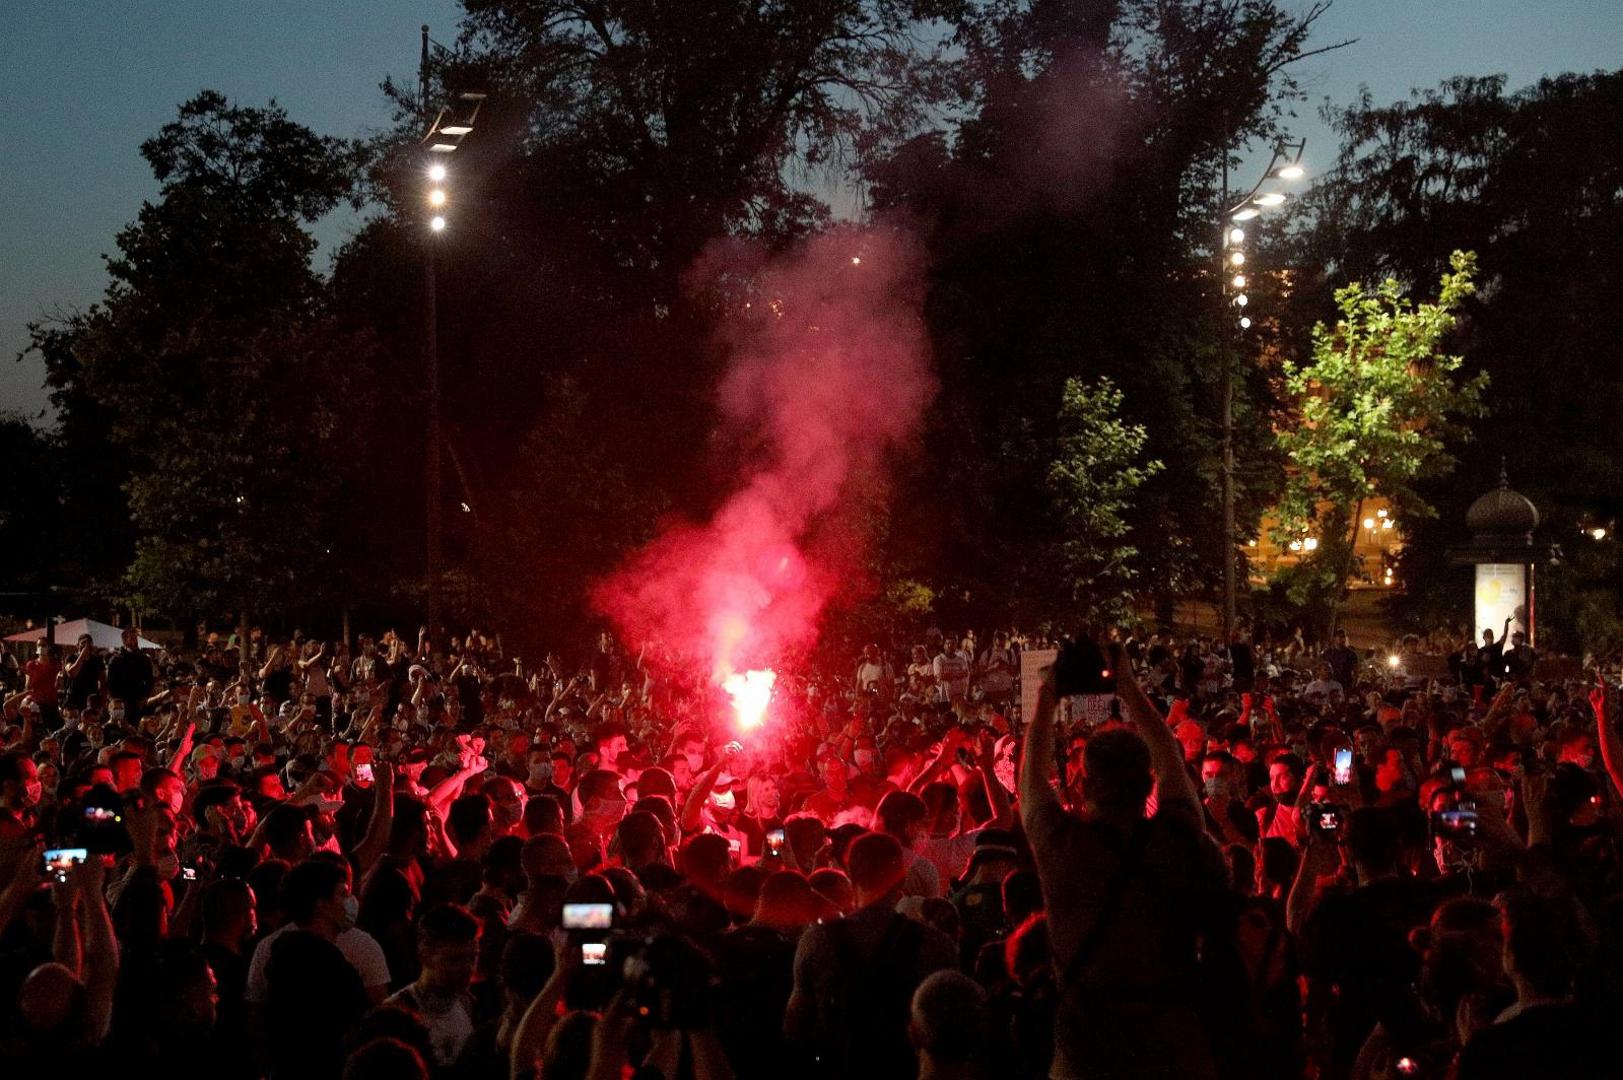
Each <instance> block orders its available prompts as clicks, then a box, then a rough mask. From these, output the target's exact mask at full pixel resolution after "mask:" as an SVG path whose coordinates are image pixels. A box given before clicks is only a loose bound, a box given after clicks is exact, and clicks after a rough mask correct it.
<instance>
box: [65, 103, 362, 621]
mask: <svg viewBox="0 0 1623 1080" xmlns="http://www.w3.org/2000/svg"><path fill="white" fill-rule="evenodd" d="M141 152H142V154H143V156H145V157H146V159H147V160H148V162H149V163H150V164H151V166H152V170H153V173H154V175H155V176H156V177H157V178H158V179H159V180H160V181H161V185H162V186H161V189H160V198H159V200H158V201H157V202H155V203H147V204H144V205H143V206H142V207H141V211H140V214H139V216H138V218H137V221H136V222H135V223H134V224H132V225H131V226H129V227H128V228H126V229H125V230H124V231H123V232H121V233H120V234H119V237H118V254H117V255H116V256H115V257H113V258H111V259H110V260H109V262H108V270H109V273H110V275H111V279H112V280H111V282H110V283H109V286H108V289H107V293H106V296H105V298H104V300H103V301H102V303H100V304H98V305H97V306H95V307H93V308H91V309H89V310H88V311H86V312H83V313H81V314H78V315H74V316H72V317H70V318H69V319H67V320H65V321H64V322H63V323H60V324H56V325H51V326H37V327H35V328H34V335H35V346H36V348H39V349H40V351H41V353H42V354H43V355H44V356H45V358H46V361H47V364H48V365H49V367H50V372H51V378H52V380H53V384H54V386H55V387H56V388H57V401H58V404H59V406H66V407H67V409H68V410H73V411H88V412H91V413H93V414H94V415H96V416H99V417H102V418H104V419H105V421H106V430H105V433H104V437H105V438H106V439H107V440H108V441H109V442H110V443H111V444H112V446H113V447H114V448H115V449H116V451H117V452H118V453H119V455H120V457H121V458H122V460H123V462H124V463H125V464H126V467H127V472H126V473H125V474H124V481H123V486H124V490H125V492H126V494H127V497H128V504H129V518H130V522H131V523H132V525H133V527H134V530H135V545H134V554H133V560H132V561H131V563H130V564H129V566H128V569H127V573H126V575H125V581H124V585H123V590H124V598H126V599H128V600H130V601H131V602H133V603H135V604H136V605H138V606H140V607H143V608H146V609H148V610H156V611H162V612H165V613H167V614H170V615H173V616H191V615H205V614H206V615H217V614H219V613H221V612H223V611H237V610H242V609H243V607H244V606H245V605H246V606H248V607H250V608H257V609H260V610H263V609H264V608H266V607H283V606H285V605H286V604H287V603H288V601H289V598H290V595H291V594H292V593H293V592H294V589H295V587H297V592H298V595H299V596H300V597H301V598H309V599H313V598H314V597H315V596H316V595H317V594H318V593H319V589H320V586H321V584H322V577H321V571H322V569H323V568H324V567H328V566H330V564H331V562H332V560H331V559H330V558H329V555H330V552H329V547H330V543H331V541H330V539H327V538H326V537H325V531H326V528H327V526H328V524H329V519H330V515H331V513H332V512H333V511H334V509H335V508H336V507H337V506H338V504H339V503H340V501H341V500H342V498H343V485H344V482H345V477H346V475H347V474H348V472H349V469H350V468H351V466H352V463H354V462H355V461H356V460H357V457H358V455H357V450H358V439H359V438H360V437H361V435H362V434H363V432H364V426H363V425H364V418H365V417H366V416H367V414H368V409H367V408H366V407H365V404H366V401H367V394H366V392H365V391H364V389H363V388H362V386H361V384H360V382H359V380H358V379H357V375H358V374H359V373H360V372H361V371H362V370H364V367H363V365H364V361H365V359H366V356H367V349H368V344H367V339H366V337H365V335H355V334H352V333H348V332H345V331H343V330H340V329H339V328H338V327H337V326H336V324H335V323H334V322H333V320H331V319H330V317H328V315H327V314H326V312H325V310H324V308H323V303H322V288H323V285H322V282H321V280H320V279H319V278H318V277H317V276H316V275H315V274H314V273H313V271H312V270H311V268H310V255H311V253H312V251H313V250H314V247H315V241H314V239H313V237H311V236H310V234H309V233H308V232H306V231H305V229H304V228H303V226H304V225H306V224H308V223H310V222H312V221H314V220H315V219H316V218H318V217H320V216H321V215H322V214H324V213H326V212H327V211H328V210H331V209H332V208H333V207H334V206H335V205H336V204H337V203H338V202H339V201H340V199H342V198H343V197H344V196H345V195H346V194H347V193H348V192H350V191H351V190H352V189H353V185H354V183H355V180H356V176H357V173H356V166H357V163H358V157H357V151H356V149H355V147H354V146H353V145H352V144H350V143H347V142H344V141H341V140H336V139H324V138H320V137H318V136H316V135H314V134H313V133H311V132H310V131H308V130H307V129H305V128H303V127H301V126H299V125H297V124H295V123H293V122H292V121H290V120H289V119H288V117H287V115H286V114H285V112H283V110H282V109H280V108H279V107H277V106H276V105H275V104H274V103H273V104H272V105H270V106H268V107H266V108H249V107H243V106H237V105H233V104H231V103H229V102H228V101H227V100H226V99H225V98H224V97H222V96H221V95H219V94H215V93H212V92H204V93H202V94H200V95H198V96H197V97H196V98H194V99H193V100H191V101H189V102H187V103H186V104H185V105H183V106H182V107H181V109H180V115H179V118H178V119H177V120H176V121H175V122H173V123H170V124H167V125H165V126H164V128H163V130H162V131H161V132H160V133H159V134H158V135H157V136H156V137H154V138H152V139H150V140H148V141H147V142H146V143H144V144H143V145H142V148H141ZM75 422H82V418H78V417H75V416H72V415H69V416H68V417H67V418H66V419H65V421H64V424H65V426H70V425H72V424H74V423H75ZM111 511H112V508H111V507H104V508H103V513H109V512H111Z"/></svg>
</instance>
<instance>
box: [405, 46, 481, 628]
mask: <svg viewBox="0 0 1623 1080" xmlns="http://www.w3.org/2000/svg"><path fill="white" fill-rule="evenodd" d="M430 44H432V42H430V41H429V38H428V26H427V24H424V26H423V51H422V62H421V67H420V70H419V72H418V85H419V89H420V92H421V94H422V117H423V119H425V120H427V119H428V117H429V116H430V114H431V113H432V115H433V120H431V121H429V123H428V131H427V133H426V134H425V135H424V136H423V138H422V142H421V145H422V146H423V148H424V154H425V155H426V157H427V159H428V168H427V170H426V172H427V175H428V180H429V183H430V184H432V185H433V186H432V187H430V188H429V190H428V194H427V195H426V197H425V198H426V201H427V203H428V205H429V206H430V207H431V208H433V210H434V213H433V214H432V215H430V216H429V218H428V230H429V240H428V242H427V243H426V244H425V245H424V256H423V300H424V303H423V369H424V381H425V382H427V384H428V450H427V460H426V462H425V463H424V478H425V481H426V483H425V487H426V488H427V493H426V498H427V504H428V505H427V521H426V528H427V533H428V536H427V547H428V551H427V562H428V626H429V635H430V640H431V641H433V640H438V639H439V636H440V511H441V507H440V498H441V491H440V474H441V472H442V466H441V464H440V444H441V435H440V349H439V300H438V296H437V290H436V288H435V281H434V259H435V254H436V249H437V247H438V238H439V236H440V234H441V233H443V232H444V231H445V225H446V221H445V215H444V214H443V213H441V212H440V211H441V210H442V209H443V208H444V206H445V204H446V202H447V201H448V200H449V198H450V197H449V195H447V194H446V190H445V188H444V187H443V186H442V185H443V184H444V183H445V180H446V177H447V176H448V175H449V172H448V170H447V169H446V167H445V162H446V161H447V160H449V158H450V155H452V154H454V153H456V150H457V147H459V146H461V145H462V140H463V139H464V138H466V137H467V136H468V135H469V134H470V133H471V132H472V131H473V125H474V121H475V120H476V119H477V118H478V116H479V107H480V106H481V105H482V104H484V100H485V95H484V94H477V93H465V94H461V95H459V96H458V98H457V100H456V101H455V102H453V103H452V104H450V105H442V106H441V107H440V108H439V110H438V112H433V109H432V106H431V105H430V104H429V54H428V47H429V45H430Z"/></svg>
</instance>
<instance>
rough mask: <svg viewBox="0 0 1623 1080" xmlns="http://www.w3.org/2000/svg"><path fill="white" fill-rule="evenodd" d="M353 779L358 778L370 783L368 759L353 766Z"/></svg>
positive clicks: (370, 765) (370, 773)
mask: <svg viewBox="0 0 1623 1080" xmlns="http://www.w3.org/2000/svg"><path fill="white" fill-rule="evenodd" d="M355 779H357V780H359V781H360V782H361V783H363V784H370V783H371V782H372V763H371V762H370V761H366V762H362V763H361V764H359V765H357V766H355Z"/></svg>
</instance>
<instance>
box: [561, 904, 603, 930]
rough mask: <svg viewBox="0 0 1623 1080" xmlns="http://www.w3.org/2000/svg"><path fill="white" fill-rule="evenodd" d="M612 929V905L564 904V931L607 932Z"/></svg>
mask: <svg viewBox="0 0 1623 1080" xmlns="http://www.w3.org/2000/svg"><path fill="white" fill-rule="evenodd" d="M613 927H614V905H613V904H565V905H564V919H563V928H564V929H565V930H609V929H612V928H613Z"/></svg>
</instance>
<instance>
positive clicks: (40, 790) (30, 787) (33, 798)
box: [23, 780, 45, 806]
mask: <svg viewBox="0 0 1623 1080" xmlns="http://www.w3.org/2000/svg"><path fill="white" fill-rule="evenodd" d="M44 793H45V786H44V785H43V784H42V783H40V782H39V781H38V780H30V781H29V782H28V783H26V784H24V785H23V805H24V806H38V805H39V800H40V796H41V795H43V794H44Z"/></svg>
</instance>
